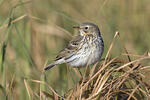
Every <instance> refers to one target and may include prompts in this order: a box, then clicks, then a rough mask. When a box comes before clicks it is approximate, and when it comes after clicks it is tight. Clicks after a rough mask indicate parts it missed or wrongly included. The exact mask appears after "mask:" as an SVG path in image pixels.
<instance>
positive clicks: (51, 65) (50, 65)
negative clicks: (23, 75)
mask: <svg viewBox="0 0 150 100" xmlns="http://www.w3.org/2000/svg"><path fill="white" fill-rule="evenodd" d="M55 65H56V64H55V63H52V64H49V65H48V66H46V67H45V68H44V70H45V71H47V70H49V69H51V68H52V67H54V66H55Z"/></svg>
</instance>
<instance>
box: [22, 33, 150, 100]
mask: <svg viewBox="0 0 150 100" xmlns="http://www.w3.org/2000/svg"><path fill="white" fill-rule="evenodd" d="M116 37H119V32H116V34H115V36H114V40H113V41H112V43H111V45H110V48H109V49H108V52H107V54H106V57H105V59H104V60H102V63H101V64H95V65H93V66H92V68H91V69H90V68H89V67H86V68H85V69H86V71H85V73H84V74H83V75H81V74H80V73H79V72H80V71H78V70H77V69H74V71H75V73H76V74H77V76H78V77H79V78H80V81H79V82H78V83H76V84H75V85H74V86H73V87H72V88H71V89H70V90H68V91H67V92H66V93H65V94H64V96H60V95H59V94H58V93H57V92H56V90H55V89H52V88H51V87H50V86H49V85H48V84H47V83H45V82H43V81H37V80H31V81H33V82H37V83H40V84H45V85H47V86H48V88H49V89H50V90H51V92H52V94H50V93H48V92H45V91H40V97H41V98H51V99H55V100H58V99H64V100H147V99H150V85H149V83H147V82H148V81H145V80H147V79H145V75H146V74H144V72H145V70H146V69H148V68H149V67H150V66H147V65H146V60H147V59H148V60H149V59H150V56H149V54H145V55H142V56H140V55H133V54H128V52H127V50H126V48H125V47H124V45H123V44H122V46H123V50H124V51H125V53H124V54H122V55H120V57H114V58H111V57H110V53H111V49H112V47H113V45H114V41H115V39H116ZM119 39H120V37H119ZM120 41H121V39H120ZM121 43H122V42H121ZM131 57H134V58H135V59H134V60H131ZM121 58H122V59H121ZM143 62H144V65H143ZM24 82H25V84H26V80H25V81H24ZM26 88H27V90H28V93H29V92H30V91H29V89H28V86H27V84H26ZM29 95H30V93H29Z"/></svg>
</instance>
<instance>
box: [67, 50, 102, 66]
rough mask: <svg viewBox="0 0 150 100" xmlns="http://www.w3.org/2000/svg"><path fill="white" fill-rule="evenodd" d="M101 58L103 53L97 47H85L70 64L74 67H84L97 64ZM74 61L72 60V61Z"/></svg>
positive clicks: (73, 57)
mask: <svg viewBox="0 0 150 100" xmlns="http://www.w3.org/2000/svg"><path fill="white" fill-rule="evenodd" d="M100 57H101V51H100V49H99V48H96V47H92V48H90V47H85V48H83V49H81V50H79V51H78V52H77V54H76V55H74V56H72V57H71V58H70V62H68V64H69V65H70V66H73V67H84V66H88V65H90V64H94V63H96V62H97V61H98V60H99V59H100ZM71 59H72V60H71Z"/></svg>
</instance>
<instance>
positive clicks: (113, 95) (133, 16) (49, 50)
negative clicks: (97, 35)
mask: <svg viewBox="0 0 150 100" xmlns="http://www.w3.org/2000/svg"><path fill="white" fill-rule="evenodd" d="M148 4H149V1H147V0H142V1H135V0H133V1H119V0H94V1H91V0H86V1H85V0H83V1H80V0H76V1H70V0H64V1H62V0H55V1H54V0H44V1H41V0H32V1H24V0H11V1H10V0H0V48H1V49H0V98H1V99H2V100H10V99H15V100H38V99H40V100H45V99H61V98H63V99H87V100H88V99H89V100H91V99H102V100H120V99H123V100H140V99H142V100H147V99H149V98H150V96H149V95H150V90H149V89H150V85H149V82H150V78H149V75H150V67H149V65H150V63H149V58H150V54H149V50H150V45H149V39H150V35H149V32H150V29H149V17H150V14H149V5H148ZM85 21H89V22H93V23H95V24H97V25H98V26H99V28H100V29H101V33H102V36H103V38H104V42H105V52H104V54H103V59H102V60H101V61H100V62H99V63H98V64H95V65H91V66H90V67H86V68H82V69H80V71H81V73H82V74H81V73H80V72H79V70H78V69H74V68H70V67H69V66H67V65H66V64H62V65H59V66H57V67H54V68H53V69H51V70H50V71H48V72H43V67H44V66H45V65H46V64H48V63H51V61H52V60H53V59H54V58H55V56H56V55H57V53H58V52H59V51H60V50H61V49H62V48H63V47H64V46H65V45H66V44H67V43H68V41H69V40H70V39H71V37H72V36H73V35H76V34H78V33H77V32H76V31H75V30H73V28H72V26H74V25H77V24H79V23H81V22H85ZM116 31H119V32H120V33H118V32H116Z"/></svg>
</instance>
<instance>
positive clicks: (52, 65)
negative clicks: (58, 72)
mask: <svg viewBox="0 0 150 100" xmlns="http://www.w3.org/2000/svg"><path fill="white" fill-rule="evenodd" d="M64 62H65V61H64V59H59V60H56V61H54V62H53V63H51V64H49V65H48V66H46V67H45V68H44V70H45V71H47V70H49V69H51V68H52V67H54V66H55V65H58V64H62V63H64Z"/></svg>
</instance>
